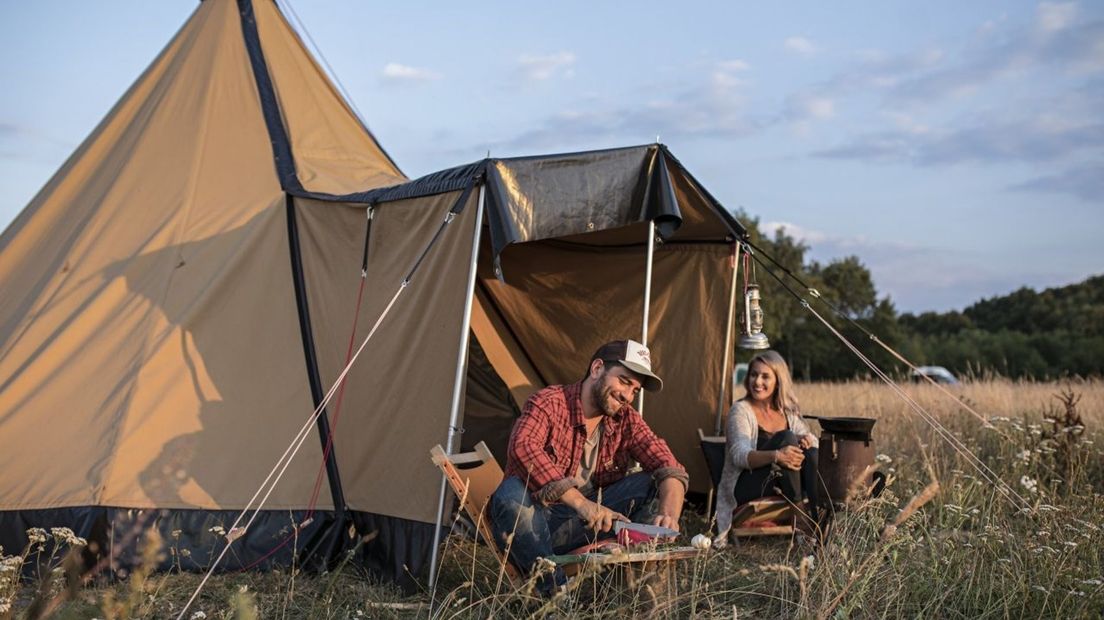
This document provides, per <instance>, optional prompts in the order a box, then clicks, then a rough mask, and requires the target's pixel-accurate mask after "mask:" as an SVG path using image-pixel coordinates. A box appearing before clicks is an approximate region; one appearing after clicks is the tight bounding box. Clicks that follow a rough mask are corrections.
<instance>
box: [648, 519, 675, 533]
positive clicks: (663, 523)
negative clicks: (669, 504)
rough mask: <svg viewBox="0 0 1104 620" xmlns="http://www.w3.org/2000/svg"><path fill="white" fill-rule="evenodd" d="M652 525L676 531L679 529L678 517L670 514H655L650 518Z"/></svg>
mask: <svg viewBox="0 0 1104 620" xmlns="http://www.w3.org/2000/svg"><path fill="white" fill-rule="evenodd" d="M652 525H658V526H660V527H666V528H670V529H672V530H675V531H676V532H677V531H679V520H678V517H672V516H671V515H656V516H655V517H654V518H652Z"/></svg>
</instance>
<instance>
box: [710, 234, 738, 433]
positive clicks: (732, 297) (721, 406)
mask: <svg viewBox="0 0 1104 620" xmlns="http://www.w3.org/2000/svg"><path fill="white" fill-rule="evenodd" d="M730 260H732V284H731V286H730V290H729V292H728V322H727V325H726V327H725V344H724V347H725V348H724V362H722V365H721V389H720V394H719V395H718V396H717V420H716V423H715V424H714V426H713V434H714V435H720V434H721V424H722V422H723V420H724V413H725V388H726V387H727V386H728V383H729V382H730V381H731V379H730V377H731V376H732V369H731V367H732V325H733V323H734V322H735V319H734V316H735V312H736V285H737V278H736V276H737V275H739V273H740V242H739V241H737V242H736V243H734V244H733V249H732V258H731V259H730ZM733 390H734V391H735V387H733ZM733 396H735V393H733Z"/></svg>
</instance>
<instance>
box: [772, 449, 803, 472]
mask: <svg viewBox="0 0 1104 620" xmlns="http://www.w3.org/2000/svg"><path fill="white" fill-rule="evenodd" d="M775 454H777V455H778V456H777V458H776V459H775V462H776V463H778V464H779V465H781V466H782V467H785V468H786V469H794V470H797V469H801V462H802V461H804V460H805V453H804V452H802V451H801V448H799V447H797V446H783V447H782V448H781V449H780V450H775Z"/></svg>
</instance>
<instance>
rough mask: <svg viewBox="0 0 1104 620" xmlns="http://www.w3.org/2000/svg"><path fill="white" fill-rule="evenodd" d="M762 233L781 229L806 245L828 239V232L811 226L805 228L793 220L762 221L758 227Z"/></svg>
mask: <svg viewBox="0 0 1104 620" xmlns="http://www.w3.org/2000/svg"><path fill="white" fill-rule="evenodd" d="M760 228H761V229H762V230H763V232H764V233H771V234H774V233H775V232H776V231H782V232H783V233H785V234H787V235H789V236H791V237H793V238H794V239H795V240H797V241H801V242H804V243H806V244H808V245H812V244H815V243H819V242H821V241H824V240H826V239H828V233H825V232H824V231H820V230H816V229H813V228H806V227H804V226H800V225H798V224H794V223H793V222H783V221H771V222H763V224H762V226H761V227H760Z"/></svg>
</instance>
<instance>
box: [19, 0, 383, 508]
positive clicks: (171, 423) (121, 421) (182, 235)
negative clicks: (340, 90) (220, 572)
mask: <svg viewBox="0 0 1104 620" xmlns="http://www.w3.org/2000/svg"><path fill="white" fill-rule="evenodd" d="M271 5H272V3H270V2H258V3H257V14H258V21H259V24H260V29H261V30H262V31H263V33H264V38H265V46H266V52H269V53H271V54H272V55H273V58H272V59H271V60H270V62H269V66H270V67H272V68H273V69H274V71H273V73H274V76H275V77H274V81H275V82H276V83H277V88H278V89H279V92H280V98H281V101H282V103H284V104H285V105H286V106H287V110H285V115H286V118H287V119H288V125H289V126H291V128H292V130H291V136H292V141H293V143H295V144H296V145H297V146H299V147H301V148H302V149H303V154H302V156H301V157H300V164H301V166H302V168H301V169H302V171H303V176H304V177H305V178H307V179H309V180H308V181H307V182H308V183H311V182H314V183H317V188H313V187H312V188H311V189H319V190H321V191H343V190H344V189H346V188H348V187H353V186H356V187H357V188H358V189H366V186H367V187H372V186H373V184H376V185H380V184H385V183H392V182H395V181H397V180H401V176H399V175H398V173H397V170H396V169H395V168H394V165H393V164H392V163H391V162H390V161H389V160H388V159H387V158H386V157H385V156H384V155H383V154H382V151H380V150H379V148H378V146H377V145H376V144H375V142H374V140H372V138H371V137H370V136H369V135H367V134H366V132H364V131H363V129H360V128H359V125H358V124H357V123H356V121H355V119H352V117H351V115H350V114H349V111H348V109H347V108H346V107H345V106H344V104H343V103H341V102H340V101H339V98H337V97H336V95H334V94H333V92H332V89H326V88H322V87H321V85H322V84H325V82H326V80H325V78H324V77H323V76H322V74H321V73H320V71H319V70H318V68H317V66H315V65H314V63H313V61H311V60H309V59H308V58H307V57H306V55H305V53H304V52H303V50H302V47H301V44H300V43H299V41H298V39H297V38H296V37H295V35H294V34H293V33H292V32H291V31H290V29H288V28H287V26H286V23H284V22H283V19H282V18H281V17H280V16H279V15H278V13H277V12H276V9H275V8H274V7H273V6H271ZM306 93H311V94H309V95H308V94H306ZM307 107H310V114H306V113H305V110H306V108H307ZM292 114H294V115H295V118H294V119H292V118H291V115H292ZM323 145H325V146H323ZM350 168H357V169H358V171H359V172H358V173H357V174H355V175H353V174H350V173H349V169H350ZM336 179H340V181H338V180H336ZM286 230H287V226H286V215H285V197H284V193H283V191H282V190H281V188H280V185H279V183H278V182H277V179H276V177H275V171H274V166H273V154H272V148H271V143H270V139H269V135H268V132H267V130H266V128H265V124H264V120H263V117H262V113H261V109H260V105H259V101H258V94H257V89H256V86H255V80H254V76H253V71H252V69H251V66H250V62H249V58H248V56H247V54H246V50H245V47H244V45H243V41H242V27H241V20H240V17H239V15H238V10H237V6H236V4H235V2H233V0H208V1H207V2H203V3H201V4H199V6H198V8H197V10H196V12H195V14H194V15H193V17H192V18H191V19H190V20H189V22H188V23H187V24H186V25H185V26H184V27H183V28H182V29H181V31H180V32H179V33H178V34H177V36H176V37H175V38H174V39H173V41H172V42H171V43H170V44H169V45H168V47H167V48H166V49H165V50H164V51H163V52H162V54H161V55H160V56H159V57H158V58H157V59H156V60H155V61H154V63H153V64H152V65H151V66H150V68H149V69H148V70H147V71H146V72H145V73H144V74H143V75H142V77H141V78H139V80H138V82H136V83H135V85H134V86H133V87H132V88H131V89H130V91H129V92H128V93H127V94H126V96H125V97H124V98H123V99H122V100H121V101H120V102H119V103H118V104H117V105H116V106H115V108H114V109H113V110H112V111H111V113H110V114H109V115H108V117H107V118H105V119H104V121H103V122H102V123H101V124H100V125H99V126H98V127H97V128H96V130H95V131H94V132H93V134H92V135H91V136H90V137H89V138H88V139H87V140H86V141H85V143H84V144H83V145H82V146H81V147H80V149H78V151H77V152H76V153H75V154H74V155H73V156H72V157H71V158H70V160H69V161H68V162H67V163H66V164H65V166H64V167H63V168H62V169H61V170H60V171H59V172H58V173H57V174H56V175H55V176H54V178H53V179H52V180H51V181H50V182H49V184H48V185H47V186H46V187H45V188H44V189H43V190H42V192H40V194H39V195H38V196H37V197H36V198H35V199H34V201H33V202H32V203H31V204H30V205H29V206H28V207H27V208H26V209H25V210H24V212H23V213H22V214H21V215H20V216H19V217H18V218H17V220H16V221H15V222H14V223H13V224H12V225H11V227H10V228H9V229H8V230H7V231H5V232H4V234H3V236H2V237H0V290H3V291H4V295H2V296H0V445H2V446H4V449H3V450H0V471H3V472H4V475H3V481H2V485H3V487H2V488H0V500H2V505H0V509H3V510H14V509H32V508H52V507H66V506H89V505H110V506H126V507H159V508H240V507H243V506H244V504H245V502H246V501H247V500H248V499H249V497H250V496H251V495H252V492H253V491H254V490H255V489H256V487H257V486H258V485H259V483H260V481H261V480H263V479H264V477H265V475H266V474H267V473H268V471H269V468H270V467H271V466H272V464H273V463H274V462H275V461H276V459H277V458H278V457H279V456H280V454H281V453H282V452H283V450H284V447H285V446H286V443H287V441H289V440H290V438H291V437H293V436H294V435H295V433H296V432H297V431H298V429H299V428H300V426H301V425H302V423H303V422H304V421H305V419H306V417H307V416H308V415H309V414H310V411H311V410H312V409H313V406H312V403H311V398H310V393H309V389H308V384H307V380H306V373H305V371H304V362H303V348H302V343H301V341H300V337H299V329H298V319H297V313H296V308H295V304H294V292H293V289H292V284H291V275H290V262H289V260H288V239H287V232H286ZM313 432H314V431H313V429H312V433H313ZM320 460H321V449H320V446H319V442H318V441H317V438H316V437H312V438H310V440H309V441H307V442H306V443H305V444H304V447H303V451H302V453H301V454H300V457H299V458H298V459H297V461H296V462H295V464H293V466H292V467H291V468H290V469H289V470H288V473H287V475H286V477H285V478H284V481H283V482H282V483H281V485H280V486H279V487H278V488H277V491H276V493H274V494H273V496H272V498H271V499H270V501H269V504H268V507H270V508H277V509H278V508H292V507H298V508H301V507H303V503H304V500H303V498H304V497H309V496H310V492H311V489H312V488H313V486H314V481H315V474H316V473H317V470H318V464H319V462H320ZM320 497H321V502H320V504H319V505H320V506H322V507H325V506H327V505H328V504H329V498H330V494H329V490H328V489H327V488H326V486H325V482H324V481H323V489H322V492H321V495H320Z"/></svg>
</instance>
